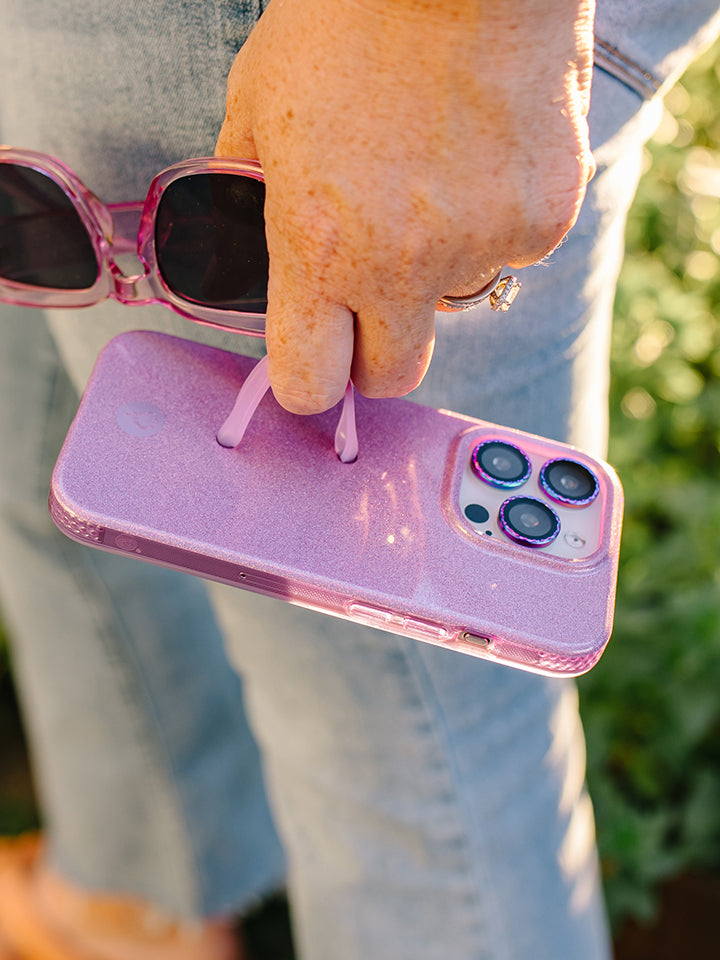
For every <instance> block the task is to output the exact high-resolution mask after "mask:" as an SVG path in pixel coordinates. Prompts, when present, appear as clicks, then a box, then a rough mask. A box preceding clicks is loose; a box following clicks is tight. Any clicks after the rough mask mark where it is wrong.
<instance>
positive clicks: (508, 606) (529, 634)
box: [50, 331, 622, 676]
mask: <svg viewBox="0 0 720 960" xmlns="http://www.w3.org/2000/svg"><path fill="white" fill-rule="evenodd" d="M254 363H255V361H253V360H251V359H248V358H246V357H241V356H238V355H236V354H231V353H226V352H224V351H221V350H217V349H214V348H212V347H207V346H204V345H201V344H197V343H194V342H190V341H185V340H180V339H178V338H175V337H170V336H167V335H164V334H159V333H151V332H143V331H135V332H132V333H125V334H121V335H120V336H119V337H116V338H115V339H114V340H113V341H111V342H110V343H109V344H108V345H107V347H106V348H105V349H104V351H103V352H102V354H101V355H100V358H99V359H98V362H97V365H96V368H95V371H94V373H93V375H92V378H91V380H90V383H89V385H88V388H87V390H86V392H85V395H84V397H83V400H82V402H81V405H80V409H79V411H78V415H77V416H76V418H75V421H74V423H73V425H72V427H71V429H70V431H69V434H68V437H67V439H66V441H65V444H64V446H63V450H62V452H61V454H60V457H59V459H58V463H57V465H56V468H55V471H54V474H53V480H52V489H51V494H50V505H51V515H52V516H53V519H54V520H55V522H56V523H57V525H58V526H59V527H60V528H61V529H62V530H63V531H64V532H65V533H67V534H68V536H70V537H72V538H74V539H76V540H80V541H81V542H85V543H89V544H90V545H93V546H101V547H103V548H104V549H107V550H112V551H116V552H122V553H124V554H126V555H128V554H129V555H133V556H136V557H138V558H139V559H144V560H148V561H151V562H155V563H160V564H163V565H168V566H173V567H177V568H178V569H181V570H186V571H188V572H191V573H195V574H198V575H200V576H204V577H208V578H210V579H215V580H219V581H222V582H224V583H230V584H233V585H235V586H239V587H243V588H245V589H251V590H255V591H257V592H259V593H264V594H268V595H270V596H274V597H278V598H280V599H282V600H286V601H290V602H291V603H297V604H300V605H302V606H307V607H311V608H313V609H318V610H322V611H324V612H327V613H330V614H334V615H336V616H340V617H344V618H346V619H352V620H357V621H360V622H363V623H369V624H371V625H373V626H377V627H380V628H381V629H385V630H390V631H392V632H395V633H400V634H404V635H407V636H411V637H415V638H416V639H420V640H426V641H429V642H431V643H437V644H440V645H442V646H446V647H448V648H451V649H456V650H460V651H463V652H465V653H469V654H472V655H475V656H482V657H485V658H488V659H492V660H495V661H500V662H503V663H508V664H511V665H514V666H518V667H521V668H523V669H527V670H532V671H534V672H538V673H544V674H548V675H566V676H567V675H575V674H578V673H581V672H584V671H585V670H587V669H589V668H590V667H591V666H593V664H594V663H595V662H597V660H598V659H599V657H600V655H601V653H602V650H603V649H604V647H605V644H606V643H607V640H608V638H609V635H610V631H611V628H612V617H613V608H614V594H615V581H616V576H617V557H618V549H619V539H620V525H621V515H622V492H621V489H620V485H619V483H618V481H617V478H616V477H615V475H614V473H613V472H612V470H611V469H610V468H608V467H607V466H606V465H603V464H601V463H599V462H598V461H596V460H592V459H591V458H589V457H587V456H585V455H584V454H581V453H579V452H578V451H576V450H574V449H573V448H570V447H568V446H566V445H564V444H560V443H555V442H553V441H549V440H548V441H545V440H538V438H529V437H528V435H527V434H523V433H520V432H518V431H514V430H509V429H507V428H499V427H495V426H493V427H492V436H494V437H498V438H499V439H502V440H505V441H507V442H511V443H516V444H519V445H527V444H528V443H530V444H531V445H532V446H533V449H538V447H541V448H542V451H543V455H545V451H546V456H547V458H551V457H563V456H568V455H570V454H572V456H573V457H574V458H575V459H578V460H581V462H583V463H586V464H587V465H588V467H589V468H591V469H592V470H593V472H594V474H595V475H596V476H597V477H598V481H599V485H600V494H599V496H600V498H601V499H602V503H603V510H602V513H601V518H602V520H601V530H600V531H599V540H598V542H599V543H600V547H599V549H598V550H597V551H596V552H595V553H594V554H593V555H592V556H591V557H589V558H586V559H582V560H568V559H566V558H562V557H553V556H549V555H547V554H544V553H542V552H541V551H537V550H531V549H528V548H526V547H523V546H520V545H518V544H514V543H512V542H510V541H506V542H500V539H499V538H497V537H495V538H488V537H481V536H478V534H477V532H476V531H475V530H474V529H473V527H472V524H471V523H470V522H469V521H468V520H467V519H466V518H465V517H464V516H463V515H462V512H461V510H460V507H459V488H460V478H461V474H462V471H463V469H464V467H465V465H466V464H467V463H468V461H469V458H470V456H471V454H472V450H473V448H474V447H475V446H476V445H477V443H478V441H479V440H481V439H482V438H483V437H486V436H487V435H488V425H487V424H484V423H482V422H480V421H477V420H472V419H469V418H467V417H462V416H459V415H456V414H452V413H448V412H445V411H437V410H432V409H430V408H428V407H422V406H419V405H417V404H414V403H411V402H409V401H407V400H368V399H366V398H364V397H361V396H358V397H357V401H356V402H357V424H358V437H359V456H358V458H357V460H356V461H355V462H354V463H341V462H340V461H339V460H338V458H337V456H336V454H335V451H334V446H333V439H334V432H335V427H336V424H337V419H338V414H339V407H337V408H335V409H333V410H330V411H328V412H327V413H324V414H320V415H317V416H311V417H301V416H296V415H294V414H291V413H288V412H287V411H285V410H283V409H282V408H281V407H280V406H279V405H278V404H277V403H276V401H275V399H274V398H273V396H272V394H271V393H268V394H267V395H266V397H265V398H264V399H263V401H262V402H261V403H260V405H259V407H258V409H257V412H256V414H255V416H254V417H253V419H252V421H251V422H250V424H249V426H248V428H247V432H246V433H245V436H244V438H243V440H242V442H241V443H240V445H239V446H238V447H237V448H235V449H227V448H225V447H222V446H220V444H219V443H218V442H217V440H216V433H217V430H218V427H219V426H220V424H221V423H222V422H223V421H224V420H225V418H226V417H227V415H228V413H229V411H230V410H231V409H232V406H233V403H234V402H235V398H236V396H237V393H238V390H239V388H240V386H241V384H242V383H243V382H244V380H245V378H246V377H247V376H248V374H249V372H250V371H251V369H252V367H253V365H254ZM129 404H132V405H141V406H139V407H135V408H134V409H140V410H141V411H145V410H151V411H152V410H157V411H160V412H161V414H162V417H161V420H162V422H161V426H160V427H159V429H157V430H156V432H152V433H150V432H149V431H143V430H135V431H130V432H128V431H127V430H126V429H123V428H122V426H121V425H119V423H118V416H117V412H118V410H126V409H127V408H128V405H129ZM120 421H121V423H122V421H123V417H122V416H121V417H120ZM466 634H467V635H468V636H466ZM472 638H475V640H473V639H472ZM478 638H479V639H478ZM485 639H487V640H489V642H488V643H485Z"/></svg>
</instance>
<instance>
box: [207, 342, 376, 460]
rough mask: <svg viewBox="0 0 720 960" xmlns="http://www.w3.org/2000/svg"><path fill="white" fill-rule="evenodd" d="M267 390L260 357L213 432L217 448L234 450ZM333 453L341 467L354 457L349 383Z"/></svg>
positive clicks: (352, 402) (355, 447)
mask: <svg viewBox="0 0 720 960" xmlns="http://www.w3.org/2000/svg"><path fill="white" fill-rule="evenodd" d="M269 386H270V380H269V379H268V373H267V357H263V358H262V359H261V360H259V361H258V362H257V364H256V365H255V366H254V367H253V369H252V371H251V373H250V375H249V376H248V378H247V379H246V380H245V383H243V385H242V387H241V388H240V391H239V393H238V395H237V399H236V401H235V405H234V406H233V408H232V410H231V411H230V415H229V416H228V418H227V419H226V420H225V422H224V423H223V425H222V426H221V427H220V429H219V430H218V432H217V441H218V443H219V444H220V445H221V446H223V447H237V445H238V444H239V443H240V441H241V440H242V438H243V437H244V436H245V431H246V430H247V428H248V424H249V423H250V421H251V419H252V417H253V414H254V413H255V411H256V410H257V408H258V404H259V403H260V401H261V400H262V398H263V397H264V396H265V394H266V393H267V391H268V387H269ZM335 452H336V453H337V455H338V458H339V459H340V460H341V461H342V462H343V463H352V462H353V460H356V459H357V455H358V439H357V427H356V423H355V396H354V390H353V385H352V383H350V382H349V381H348V385H347V388H346V390H345V396H344V398H343V407H342V413H341V414H340V422H339V423H338V427H337V430H336V432H335Z"/></svg>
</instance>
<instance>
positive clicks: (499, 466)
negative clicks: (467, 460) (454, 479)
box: [471, 440, 532, 489]
mask: <svg viewBox="0 0 720 960" xmlns="http://www.w3.org/2000/svg"><path fill="white" fill-rule="evenodd" d="M471 463H472V468H473V471H474V472H475V474H476V475H477V476H478V477H480V479H481V480H483V481H484V482H485V483H488V484H490V486H492V487H504V488H506V489H507V488H511V487H519V486H522V484H523V483H525V481H526V480H527V479H528V477H529V476H530V473H531V471H532V467H531V466H530V461H529V460H528V458H527V457H526V456H525V454H524V453H523V452H522V450H521V449H520V448H519V447H516V446H515V445H514V444H512V443H505V442H504V441H502V440H486V441H485V442H484V443H479V444H478V445H477V446H476V447H475V449H474V450H473V452H472V458H471Z"/></svg>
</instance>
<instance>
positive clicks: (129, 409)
mask: <svg viewBox="0 0 720 960" xmlns="http://www.w3.org/2000/svg"><path fill="white" fill-rule="evenodd" d="M115 419H116V421H117V425H118V426H119V427H120V429H121V430H123V431H124V432H125V433H127V434H129V435H130V436H131V437H152V436H154V435H155V434H156V433H157V432H158V431H159V430H161V429H162V425H163V422H164V420H165V417H164V414H163V412H162V410H161V409H160V408H159V407H156V406H155V404H153V403H145V402H143V401H137V402H135V403H125V404H123V405H122V407H118V409H117V411H116V413H115Z"/></svg>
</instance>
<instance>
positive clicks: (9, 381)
mask: <svg viewBox="0 0 720 960" xmlns="http://www.w3.org/2000/svg"><path fill="white" fill-rule="evenodd" d="M0 316H1V320H2V322H0V397H1V402H0V437H2V442H3V447H2V450H3V455H2V457H1V458H0V604H1V606H2V612H3V619H4V621H5V622H6V624H7V626H8V629H9V631H10V633H11V636H12V638H13V641H14V642H13V653H14V668H15V674H16V677H17V680H18V684H19V686H20V688H21V691H22V695H23V703H24V708H25V718H26V722H27V727H28V733H29V735H30V738H31V742H32V746H33V748H34V749H33V755H34V760H35V774H36V781H37V786H38V788H39V794H40V801H41V807H42V809H43V811H44V812H45V814H46V817H47V824H48V827H49V838H50V842H51V856H52V858H53V859H54V860H55V862H56V863H57V864H58V865H59V866H60V868H61V869H62V870H63V871H64V872H65V873H66V874H69V875H70V876H72V877H73V878H74V879H75V880H77V881H78V882H80V883H83V884H87V885H90V886H95V887H99V888H101V889H102V888H105V889H121V890H125V891H128V892H130V893H134V894H137V895H144V896H146V897H148V898H150V899H152V900H155V901H157V902H159V903H161V904H164V905H165V906H167V907H168V908H169V909H171V910H176V911H180V912H182V913H185V914H189V915H198V914H203V913H206V912H208V911H210V912H218V911H230V910H233V909H234V908H236V907H237V906H238V904H244V903H248V902H251V901H252V900H253V899H255V898H257V897H258V896H260V895H261V894H263V893H266V892H267V890H268V888H269V887H273V886H277V885H279V884H280V883H281V882H282V878H283V875H284V860H283V854H282V850H281V848H280V846H279V843H278V841H277V838H276V836H275V832H274V829H273V826H272V822H271V818H270V814H269V811H268V807H267V801H266V798H265V791H264V787H263V782H262V774H261V771H260V760H259V756H258V751H257V747H256V745H255V741H254V739H253V737H252V735H251V734H250V731H249V730H248V726H247V721H246V719H245V714H244V710H243V695H242V684H241V682H240V680H239V678H238V677H237V675H236V674H235V673H234V672H233V671H232V670H231V669H230V668H229V666H228V664H227V660H226V658H225V656H224V651H223V645H222V639H221V636H220V633H219V631H218V628H217V626H216V623H215V618H214V616H213V613H212V610H211V608H210V605H209V603H208V599H207V595H206V592H205V589H204V586H203V584H202V583H201V582H200V581H199V580H195V579H194V578H191V577H185V578H180V577H179V576H177V575H175V574H174V573H172V572H171V571H169V570H164V569H161V568H159V567H144V566H143V568H142V569H140V570H138V569H137V564H135V563H133V562H132V561H131V560H123V559H122V558H117V557H113V556H110V555H109V554H104V553H100V552H98V551H94V550H93V551H91V550H87V549H86V548H85V547H82V546H80V545H79V544H75V543H73V542H71V541H70V540H68V539H67V538H66V537H64V536H63V535H62V534H60V533H59V532H58V531H57V530H56V529H55V527H54V525H53V523H52V521H51V520H50V518H49V515H48V510H47V491H48V480H49V476H50V471H51V470H52V466H53V463H54V461H55V457H56V456H57V453H58V451H59V449H60V445H61V443H62V440H63V438H64V435H65V432H66V430H67V426H68V424H69V422H70V419H71V417H72V416H73V414H74V412H75V409H76V407H77V393H76V391H75V389H74V388H73V387H72V385H71V383H70V381H69V380H68V378H67V375H66V373H65V371H64V370H63V368H62V366H61V364H60V362H59V358H58V354H57V350H56V348H55V344H54V342H53V340H52V338H51V337H50V334H49V332H48V330H47V326H46V324H45V321H44V318H43V316H42V314H40V313H36V312H34V311H30V310H24V309H23V308H19V307H18V308H3V309H2V311H1V313H0ZM209 812H211V813H209ZM249 825H252V827H250V826H249Z"/></svg>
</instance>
